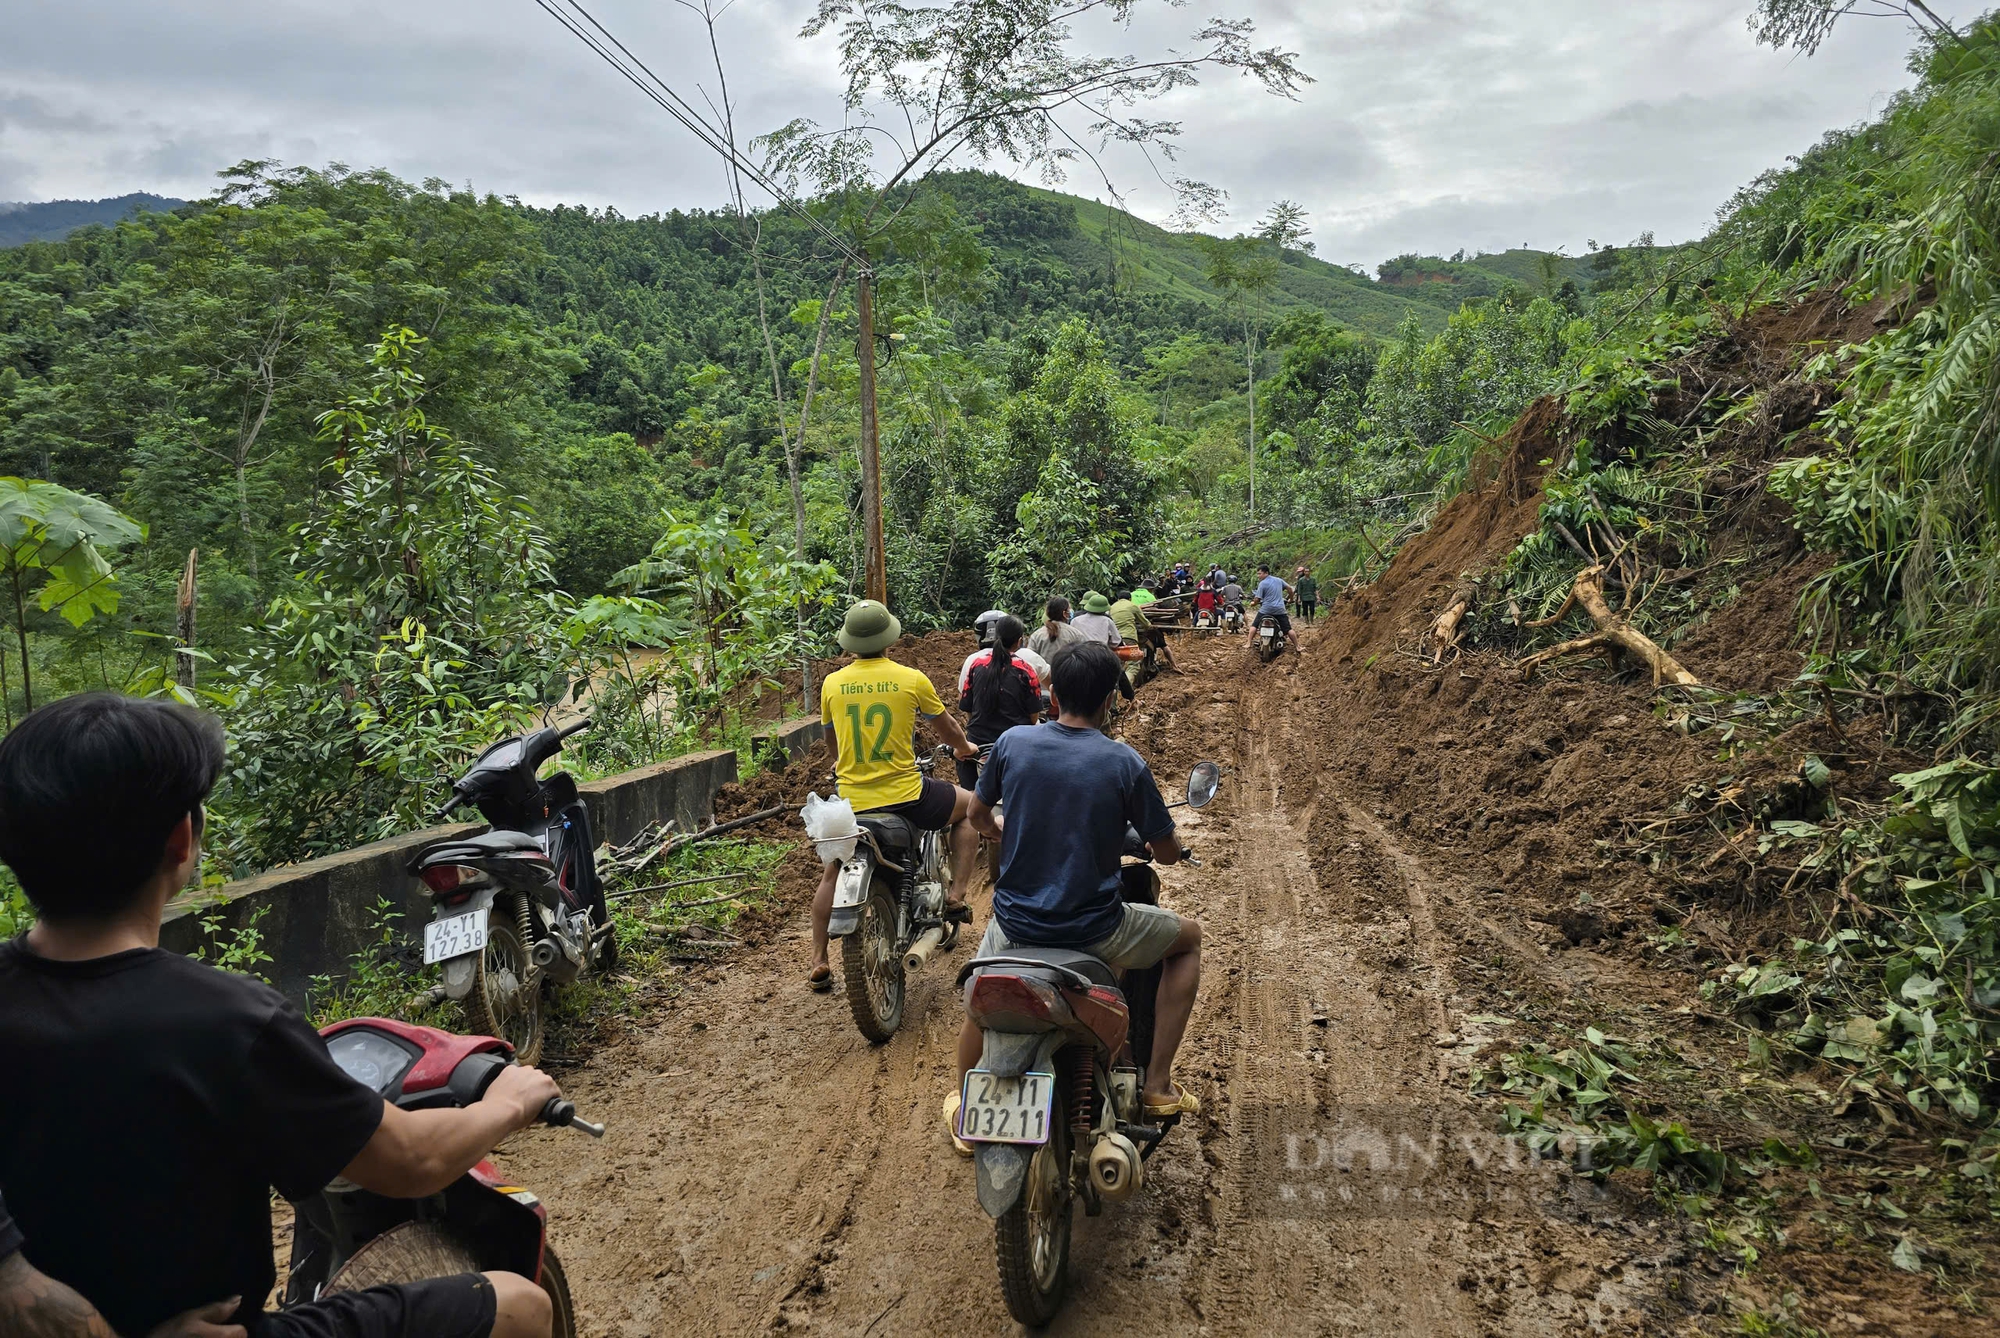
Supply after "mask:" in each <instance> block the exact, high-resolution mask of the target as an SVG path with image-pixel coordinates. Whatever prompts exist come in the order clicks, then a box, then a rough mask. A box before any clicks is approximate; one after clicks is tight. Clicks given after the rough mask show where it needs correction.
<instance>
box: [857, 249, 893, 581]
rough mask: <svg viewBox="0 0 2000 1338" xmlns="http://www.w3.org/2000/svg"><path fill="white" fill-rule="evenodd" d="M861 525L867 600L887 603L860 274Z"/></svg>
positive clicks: (871, 349) (869, 348)
mask: <svg viewBox="0 0 2000 1338" xmlns="http://www.w3.org/2000/svg"><path fill="white" fill-rule="evenodd" d="M859 287H860V301H859V306H860V314H861V347H860V349H859V350H857V352H858V354H859V356H860V359H861V526H862V528H863V529H864V530H866V531H867V543H868V598H870V599H874V600H880V601H881V602H882V603H884V604H887V603H888V602H889V559H888V555H887V554H886V553H885V552H883V549H882V440H881V436H880V434H879V433H878V431H877V425H876V418H875V274H874V271H872V270H867V269H864V270H862V271H861V279H860V284H859Z"/></svg>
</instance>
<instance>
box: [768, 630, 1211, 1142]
mask: <svg viewBox="0 0 2000 1338" xmlns="http://www.w3.org/2000/svg"><path fill="white" fill-rule="evenodd" d="M1111 609H1112V605H1111V602H1110V601H1108V600H1106V599H1105V598H1104V596H1103V595H1102V594H1097V593H1092V594H1090V595H1087V596H1085V598H1084V611H1083V612H1082V613H1080V614H1077V615H1075V616H1074V617H1072V616H1071V614H1070V607H1069V601H1068V600H1066V599H1061V598H1057V599H1052V600H1050V601H1049V603H1048V606H1047V608H1046V609H1045V613H1046V620H1045V621H1044V622H1043V623H1042V625H1041V626H1039V627H1037V628H1036V629H1035V631H1034V632H1033V633H1032V634H1031V633H1029V632H1028V631H1027V628H1026V625H1025V624H1024V623H1022V621H1021V620H1020V619H1019V618H1016V617H1014V616H1013V615H1011V614H1007V613H1004V612H997V611H996V612H997V616H993V617H987V616H984V615H982V617H981V619H980V620H979V624H978V625H979V627H980V629H981V637H982V640H983V641H985V642H986V643H987V644H984V645H982V646H981V647H980V648H979V649H978V650H976V651H974V652H973V653H972V654H971V655H970V656H968V657H967V659H966V661H965V663H964V665H963V666H962V667H961V669H960V673H959V707H960V709H961V710H963V711H964V712H965V713H966V716H967V722H968V723H967V724H966V725H965V726H964V727H961V726H960V725H959V723H958V722H957V720H956V719H954V718H953V717H952V716H951V715H950V714H948V713H947V712H946V710H945V707H944V703H943V701H942V700H941V699H940V698H939V696H938V694H937V691H936V689H935V688H934V687H933V686H932V684H931V682H930V680H929V679H928V678H926V677H925V676H924V675H923V674H922V673H921V672H919V671H918V670H916V669H912V668H909V667H907V666H904V665H899V664H897V663H895V662H894V661H892V660H890V659H888V658H887V656H886V652H887V650H888V648H889V647H890V646H892V645H894V644H895V642H896V641H897V640H898V639H899V638H900V637H901V635H902V625H901V623H900V622H899V620H898V619H897V618H896V617H895V615H894V614H892V613H891V612H890V611H889V610H888V609H887V608H886V607H885V606H883V605H882V604H880V603H878V602H876V601H874V600H863V601H861V602H859V603H857V604H855V605H854V606H853V607H852V608H850V609H849V610H848V612H847V616H846V618H845V619H844V620H843V623H842V626H841V631H840V638H839V639H840V644H841V646H842V648H843V649H845V650H846V651H848V652H849V653H850V654H852V655H853V656H854V660H853V662H852V663H851V664H848V665H846V666H845V667H843V668H841V669H838V670H836V671H834V672H833V673H832V674H830V675H828V676H827V679H826V681H825V682H824V683H823V684H822V685H821V689H820V704H821V705H820V715H821V719H822V720H823V721H824V722H825V723H826V724H827V725H828V726H829V728H830V730H831V731H832V734H833V737H834V740H835V747H836V754H837V763H836V775H837V778H838V780H839V785H840V793H841V795H842V796H843V797H845V798H846V799H848V800H849V802H850V803H852V804H853V806H854V809H855V811H856V812H857V814H863V813H866V814H880V813H891V814H896V815H899V816H901V817H903V818H904V819H905V820H907V821H908V822H909V823H910V824H911V825H912V826H913V827H916V828H918V829H919V830H923V831H946V830H949V831H950V833H951V836H950V843H951V851H952V886H951V888H950V889H949V890H948V891H947V893H946V898H945V914H946V918H947V919H949V920H961V921H963V920H969V919H970V911H969V909H968V908H967V907H966V903H965V893H966V888H967V883H968V880H969V879H970V877H971V872H972V869H973V867H974V859H975V856H976V854H977V851H978V846H979V842H980V841H981V840H982V839H985V840H988V841H995V842H998V843H999V846H1000V865H999V874H998V876H997V878H996V879H995V882H994V891H993V913H992V918H991V920H990V921H989V923H988V924H987V927H986V930H985V932H984V935H983V937H982V939H981V942H980V955H981V956H992V955H997V954H1002V953H1005V952H1006V951H1007V950H1008V948H1009V947H1010V946H1013V945H1040V946H1055V947H1071V948H1078V949H1081V950H1083V951H1086V952H1090V953H1092V954H1093V955H1095V956H1097V957H1098V958H1100V959H1102V960H1103V961H1105V962H1107V963H1108V964H1110V965H1111V966H1114V967H1118V968H1124V969H1136V968H1144V967H1149V966H1152V965H1155V964H1164V974H1163V982H1162V985H1161V987H1160V991H1159V1001H1158V1020H1157V1023H1156V1026H1155V1032H1154V1044H1153V1051H1152V1054H1151V1055H1150V1056H1147V1058H1148V1059H1150V1061H1151V1062H1150V1063H1149V1065H1148V1067H1147V1070H1146V1084H1145V1091H1144V1093H1143V1099H1144V1101H1145V1103H1146V1109H1147V1111H1148V1112H1149V1113H1150V1114H1152V1115H1154V1116H1157V1117H1162V1118H1164V1117H1166V1116H1168V1115H1172V1114H1175V1113H1181V1114H1191V1113H1195V1112H1198V1111H1199V1110H1200V1102H1199V1101H1198V1100H1197V1099H1196V1098H1195V1097H1194V1096H1193V1095H1192V1094H1191V1093H1188V1092H1186V1091H1184V1090H1183V1089H1181V1088H1180V1087H1178V1086H1177V1085H1176V1084H1175V1083H1174V1081H1173V1060H1174V1054H1175V1052H1176V1051H1177V1049H1178V1048H1179V1045H1180V1039H1181V1036H1182V1035H1183V1033H1184V1032H1185V1031H1186V1028H1187V1021H1188V1018H1189V1017H1190V1016H1191V1015H1192V1013H1193V1010H1194V996H1195V990H1196V987H1197V985H1198V984H1199V981H1200V975H1201V926H1200V924H1199V923H1198V922H1196V921H1193V920H1188V919H1185V918H1183V917H1181V916H1178V915H1176V914H1174V913H1173V912H1171V911H1168V910H1164V909H1162V908H1160V907H1157V906H1143V905H1133V904H1128V903H1126V902H1125V901H1124V900H1123V898H1122V897H1121V895H1120V891H1119V889H1120V880H1119V866H1120V862H1121V852H1122V850H1123V848H1124V844H1125V838H1126V831H1127V828H1128V827H1129V828H1131V829H1133V830H1136V831H1137V832H1138V833H1139V835H1140V838H1141V839H1142V840H1143V841H1144V842H1145V843H1146V846H1147V849H1148V851H1149V852H1150V854H1151V855H1152V857H1153V859H1154V861H1155V862H1157V863H1160V864H1172V863H1174V862H1176V861H1177V860H1178V859H1179V858H1180V856H1181V846H1180V842H1179V840H1178V838H1177V836H1176V833H1175V827H1174V822H1173V819H1172V817H1171V816H1170V815H1169V813H1168V811H1167V807H1166V803H1165V801H1164V800H1163V799H1162V798H1161V797H1160V790H1159V786H1158V785H1157V784H1156V783H1155V781H1154V780H1153V775H1152V772H1151V771H1150V770H1149V769H1148V768H1147V766H1146V763H1145V761H1144V760H1143V759H1141V758H1140V756H1139V755H1138V753H1136V752H1134V751H1133V750H1132V749H1131V748H1130V747H1128V746H1127V745H1125V744H1123V743H1120V742H1117V741H1116V740H1113V739H1112V738H1110V737H1109V736H1108V735H1106V734H1105V733H1104V732H1103V727H1104V725H1105V723H1106V721H1107V720H1108V718H1109V715H1110V710H1111V698H1112V694H1113V693H1114V692H1117V691H1119V690H1120V688H1121V686H1122V687H1123V688H1124V690H1126V691H1128V692H1129V691H1130V684H1129V683H1128V682H1127V680H1126V678H1125V674H1124V664H1123V663H1122V662H1121V661H1120V660H1119V658H1118V656H1117V654H1116V652H1115V651H1114V649H1113V647H1114V646H1116V645H1119V644H1122V642H1123V640H1124V633H1123V632H1122V631H1121V630H1120V629H1119V627H1118V626H1117V619H1116V617H1115V616H1114V615H1113V613H1112V611H1111ZM918 721H922V722H923V723H924V724H925V725H926V726H927V727H928V728H929V729H930V731H931V732H932V734H934V735H935V736H936V737H937V739H938V740H939V741H940V742H941V743H943V744H945V745H947V746H948V747H949V748H950V749H951V750H952V752H953V754H954V756H955V757H956V758H957V759H958V764H959V765H958V783H957V784H953V783H952V782H950V781H946V780H943V779H940V778H937V777H933V776H926V775H924V774H923V773H922V771H921V770H920V769H919V768H918V766H917V761H916V753H915V731H914V726H915V725H916V723H917V722H918ZM838 875H839V866H838V865H837V864H832V863H829V864H827V865H826V867H825V871H824V875H823V877H822V879H821V881H820V885H819V888H818V889H817V894H816V895H815V897H814V900H813V912H812V943H813V961H812V965H811V968H810V970H809V972H808V975H807V983H808V985H809V986H811V988H813V989H814V990H817V991H826V990H830V989H831V988H832V984H833V973H832V968H831V964H830V962H829V960H828V943H827V925H828V922H829V920H830V919H831V916H832V911H833V895H834V890H835V886H836V884H837V880H838ZM980 1046H981V1037H980V1032H979V1029H978V1027H977V1026H976V1025H974V1024H973V1023H972V1022H971V1020H970V1019H968V1020H967V1021H966V1023H965V1026H964V1029H963V1030H962V1032H961V1035H960V1038H959V1046H958V1068H959V1077H960V1078H961V1079H962V1078H963V1076H964V1073H965V1071H966V1070H968V1069H970V1068H971V1067H973V1066H974V1065H975V1064H976V1063H977V1062H978V1060H979V1054H980ZM958 1101H959V1088H958V1087H957V1086H954V1088H953V1089H952V1092H951V1094H950V1096H949V1097H947V1099H946V1101H945V1108H944V1117H945V1121H946V1124H947V1128H948V1132H949V1133H950V1135H951V1139H952V1143H953V1145H954V1147H955V1148H956V1149H957V1150H958V1151H959V1152H960V1153H962V1154H965V1155H970V1154H971V1151H972V1149H971V1147H970V1145H968V1144H965V1143H963V1142H961V1141H960V1140H959V1139H958V1137H957V1118H958Z"/></svg>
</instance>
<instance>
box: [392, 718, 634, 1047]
mask: <svg viewBox="0 0 2000 1338" xmlns="http://www.w3.org/2000/svg"><path fill="white" fill-rule="evenodd" d="M588 728H590V722H589V721H588V720H579V721H577V722H576V723H575V724H573V725H570V726H568V727H566V728H564V729H560V730H558V729H552V728H544V729H538V730H535V731H534V732H532V733H530V734H524V735H518V736H516V737H514V738H511V739H503V740H501V741H500V742H499V743H496V744H494V745H493V746H492V747H490V748H488V749H487V750H486V751H485V752H483V753H481V754H480V755H479V759H478V760H477V761H475V762H474V763H473V764H472V767H471V768H470V769H469V770H468V771H467V772H466V773H465V774H464V775H463V776H461V777H459V779H458V780H457V781H455V782H454V783H453V784H452V787H451V788H452V795H451V801H450V802H449V803H447V804H446V805H445V806H444V807H443V808H442V809H441V810H439V812H438V815H437V817H438V820H439V821H443V820H444V819H445V818H446V817H448V816H450V814H451V813H452V811H453V810H455V809H457V808H459V807H461V806H462V805H465V804H471V805H473V806H474V807H475V808H477V809H478V810H479V812H480V814H481V815H482V816H483V817H484V818H485V819H486V821H487V823H488V824H489V825H490V827H491V830H489V831H485V832H482V833H480V834H479V835H477V836H465V837H455V838H453V839H451V840H448V841H438V842H434V843H433V844H431V845H428V846H425V847H424V848H423V849H422V850H421V851H419V852H418V853H417V857H416V859H414V860H413V861H412V862H411V864H410V866H409V867H410V872H411V873H413V874H415V875H416V876H417V877H418V878H420V879H422V880H423V883H424V886H426V887H428V888H429V889H430V890H431V893H432V895H433V898H434V900H433V904H432V910H431V921H430V923H429V924H427V925H425V926H424V964H425V965H426V966H428V965H431V964H432V963H434V962H436V963H442V964H443V965H444V990H445V993H446V994H447V995H449V996H450V997H451V998H454V999H462V1000H464V1001H465V1013H466V1019H467V1022H468V1024H469V1025H470V1026H471V1028H472V1029H473V1030H474V1031H476V1032H481V1033H484V1034H488V1035H492V1036H498V1037H500V1038H501V1039H502V1040H504V1041H506V1042H507V1044H508V1045H510V1046H512V1047H513V1050H514V1053H515V1054H516V1055H518V1056H519V1057H520V1060H521V1062H522V1063H524V1064H533V1063H536V1062H537V1061H538V1060H539V1059H540V1058H541V1054H542V1036H543V1029H544V1018H543V1014H544V995H545V993H546V991H547V989H548V987H550V986H553V985H567V984H569V983H570V982H571V981H573V980H575V979H576V978H577V977H578V976H580V975H582V974H583V973H584V972H585V971H588V970H590V969H591V968H592V967H597V968H599V969H607V968H609V967H610V966H611V965H612V964H613V963H614V962H615V960H616V957H617V940H616V939H615V938H614V937H613V934H612V930H611V917H610V913H609V911H608V910H607V908H606V906H605V901H604V887H603V884H602V883H600V882H599V881H598V877H597V860H596V851H597V838H596V836H595V835H594V834H593V833H592V831H591V827H590V812H589V810H588V809H586V808H585V807H584V803H583V799H582V797H581V796H580V795H579V794H578V793H577V789H576V781H575V779H574V778H573V777H571V776H570V774H569V773H568V772H566V771H558V772H555V773H553V774H551V775H550V776H549V777H548V778H547V779H541V778H539V777H538V776H537V775H536V773H537V772H538V771H540V769H541V765H542V763H544V762H546V761H548V760H549V759H550V758H551V757H554V756H555V755H556V754H557V753H559V752H561V751H562V745H563V740H564V739H567V738H569V737H570V736H571V735H573V734H577V733H580V732H581V731H583V730H586V729H588Z"/></svg>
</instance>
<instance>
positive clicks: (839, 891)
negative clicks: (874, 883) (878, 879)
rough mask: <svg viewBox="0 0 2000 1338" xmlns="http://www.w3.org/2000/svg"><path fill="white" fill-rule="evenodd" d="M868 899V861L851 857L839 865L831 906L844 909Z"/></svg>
mask: <svg viewBox="0 0 2000 1338" xmlns="http://www.w3.org/2000/svg"><path fill="white" fill-rule="evenodd" d="M867 899H868V861H867V860H865V859H851V860H849V861H847V863H845V864H843V865H841V866H840V881H839V882H838V883H836V884H834V888H833V906H834V909H835V910H844V909H845V908H847V907H849V906H859V905H860V904H861V903H862V902H864V901H866V900H867Z"/></svg>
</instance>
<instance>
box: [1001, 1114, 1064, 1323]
mask: <svg viewBox="0 0 2000 1338" xmlns="http://www.w3.org/2000/svg"><path fill="white" fill-rule="evenodd" d="M1068 1104H1069V1103H1068V1102H1067V1101H1066V1100H1064V1098H1063V1095H1062V1093H1061V1092H1060V1091H1058V1092H1057V1093H1056V1100H1055V1110H1054V1112H1053V1119H1054V1121H1055V1136H1054V1137H1052V1138H1050V1139H1049V1141H1048V1142H1046V1143H1044V1144H1042V1145H1041V1146H1040V1147H1039V1148H1037V1149H1035V1155H1034V1157H1033V1158H1031V1159H1030V1160H1029V1162H1028V1183H1027V1184H1026V1186H1024V1187H1023V1188H1022V1190H1021V1197H1020V1200H1019V1201H1018V1202H1016V1203H1015V1204H1014V1206H1013V1207H1011V1208H1009V1209H1008V1210H1007V1211H1006V1212H1004V1213H1002V1214H1000V1218H999V1220H998V1221H996V1222H995V1223H994V1224H993V1253H994V1256H995V1258H996V1259H997V1261H998V1262H999V1265H1000V1294H1001V1295H1002V1296H1003V1297H1005V1298H1006V1301H1007V1313H1008V1314H1010V1315H1012V1316H1013V1317H1014V1318H1015V1319H1016V1320H1018V1321H1019V1322H1021V1323H1022V1324H1025V1325H1027V1326H1028V1327H1029V1328H1031V1329H1038V1328H1041V1327H1042V1326H1043V1325H1045V1324H1047V1323H1048V1322H1049V1321H1050V1320H1053V1319H1054V1318H1055V1317H1056V1312H1057V1311H1058V1310H1060V1309H1061V1308H1062V1299H1063V1291H1064V1290H1065V1289H1066V1288H1067V1287H1068V1286H1069V1239H1070V1218H1071V1216H1072V1212H1073V1209H1074V1206H1075V1202H1076V1199H1075V1193H1074V1189H1073V1187H1072V1186H1071V1184H1070V1129H1069V1111H1068V1109H1067V1107H1068Z"/></svg>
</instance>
